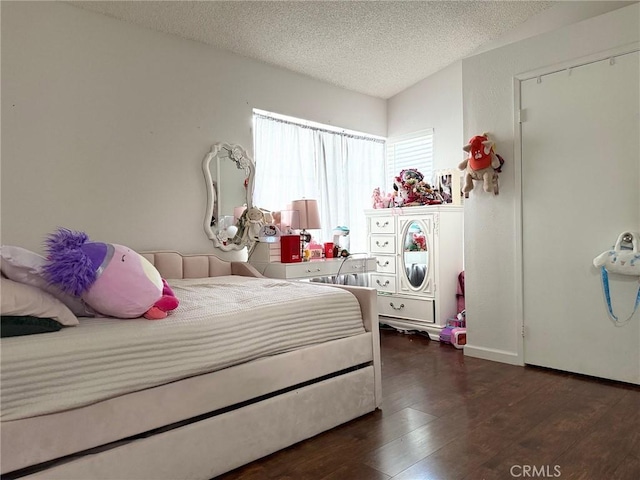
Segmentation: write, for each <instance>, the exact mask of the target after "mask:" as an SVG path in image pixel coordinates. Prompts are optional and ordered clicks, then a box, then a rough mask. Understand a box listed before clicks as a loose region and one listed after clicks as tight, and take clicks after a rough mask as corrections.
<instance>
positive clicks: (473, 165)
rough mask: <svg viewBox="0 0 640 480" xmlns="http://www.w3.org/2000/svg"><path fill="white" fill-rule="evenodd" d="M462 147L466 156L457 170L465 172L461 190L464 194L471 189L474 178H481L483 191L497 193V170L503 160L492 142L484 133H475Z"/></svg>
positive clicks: (467, 193) (467, 194)
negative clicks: (495, 150)
mask: <svg viewBox="0 0 640 480" xmlns="http://www.w3.org/2000/svg"><path fill="white" fill-rule="evenodd" d="M462 149H463V150H464V151H465V152H467V153H468V154H469V155H468V157H467V158H466V159H465V160H464V161H462V162H461V163H460V164H459V165H458V169H459V170H463V171H464V172H465V175H464V179H465V182H464V186H463V187H462V191H463V192H464V193H465V196H466V197H468V196H469V192H470V191H471V190H473V187H474V183H473V181H474V180H482V187H483V189H484V191H485V192H492V191H493V193H494V194H495V195H498V172H499V171H500V167H501V166H502V163H503V162H504V160H502V161H501V159H500V156H499V155H497V154H496V153H495V152H494V150H493V142H492V141H491V140H489V137H488V135H487V134H486V133H484V134H482V135H476V136H474V137H472V138H471V139H470V140H469V143H467V144H466V145H465V146H464V147H462Z"/></svg>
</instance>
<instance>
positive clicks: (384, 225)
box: [376, 222, 389, 228]
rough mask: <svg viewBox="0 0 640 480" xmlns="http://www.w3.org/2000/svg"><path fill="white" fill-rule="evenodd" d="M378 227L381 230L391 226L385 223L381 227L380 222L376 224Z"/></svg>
mask: <svg viewBox="0 0 640 480" xmlns="http://www.w3.org/2000/svg"><path fill="white" fill-rule="evenodd" d="M376 225H377V226H378V227H380V228H384V227H386V226H387V225H389V222H384V223H383V224H382V225H380V222H376Z"/></svg>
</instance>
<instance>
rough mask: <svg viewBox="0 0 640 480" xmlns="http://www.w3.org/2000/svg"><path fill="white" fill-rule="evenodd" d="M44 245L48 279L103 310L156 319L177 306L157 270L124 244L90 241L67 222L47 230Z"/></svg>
mask: <svg viewBox="0 0 640 480" xmlns="http://www.w3.org/2000/svg"><path fill="white" fill-rule="evenodd" d="M45 245H46V249H47V253H48V255H47V263H46V265H45V267H44V273H45V276H46V278H47V281H48V282H49V283H51V284H53V285H57V286H58V287H60V288H61V289H62V290H63V291H65V292H67V293H69V294H71V295H75V296H77V297H81V298H82V299H83V300H84V301H85V303H86V304H87V305H89V306H90V307H91V308H93V309H94V310H96V312H99V313H101V314H102V315H107V316H111V317H117V318H138V317H142V316H144V317H145V318H147V319H149V320H158V319H162V318H166V316H167V314H168V313H169V312H170V311H172V310H175V309H176V308H177V307H178V303H179V301H178V299H177V298H176V296H175V295H174V293H173V291H172V290H171V288H170V287H169V285H168V284H167V282H166V280H164V279H163V278H162V277H161V276H160V272H158V270H156V268H155V267H154V266H153V265H152V264H151V262H149V261H148V260H147V259H146V258H144V257H143V256H142V255H140V254H138V253H136V252H134V251H133V250H131V249H130V248H128V247H125V246H122V245H116V244H112V243H100V242H90V241H89V237H88V236H87V234H86V233H83V232H74V231H72V230H67V229H66V228H60V229H58V230H57V231H56V232H54V233H53V234H51V235H50V236H49V237H48V238H47V239H46V240H45Z"/></svg>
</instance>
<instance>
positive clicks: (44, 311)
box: [0, 278, 80, 326]
mask: <svg viewBox="0 0 640 480" xmlns="http://www.w3.org/2000/svg"><path fill="white" fill-rule="evenodd" d="M0 282H1V283H0V287H1V289H0V313H1V314H2V315H16V316H18V315H31V316H33V317H38V318H52V319H54V320H56V321H58V322H59V323H61V324H62V325H65V326H72V325H78V323H80V322H78V319H77V318H76V316H75V315H74V314H73V312H72V311H71V310H69V309H68V308H67V307H66V306H65V305H64V304H63V303H62V302H61V301H60V300H58V299H56V298H54V297H53V296H52V295H49V294H48V293H47V292H44V291H42V290H40V289H39V288H37V287H33V286H31V285H26V284H24V283H18V282H14V281H13V280H9V279H8V278H1V279H0Z"/></svg>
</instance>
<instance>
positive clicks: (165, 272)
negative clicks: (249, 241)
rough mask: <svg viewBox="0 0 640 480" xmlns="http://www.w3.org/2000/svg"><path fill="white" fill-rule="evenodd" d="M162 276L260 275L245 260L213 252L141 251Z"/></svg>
mask: <svg viewBox="0 0 640 480" xmlns="http://www.w3.org/2000/svg"><path fill="white" fill-rule="evenodd" d="M140 254H141V255H142V256H143V257H144V258H146V259H147V260H149V261H150V262H151V263H152V264H153V265H154V266H155V267H156V268H157V269H158V271H159V272H160V275H162V276H163V277H164V278H167V279H171V278H206V277H219V276H221V275H242V276H244V277H262V276H263V275H262V274H261V273H260V272H258V271H257V270H256V269H255V268H254V267H253V266H252V265H250V264H248V263H246V262H227V261H224V260H220V259H219V258H218V257H216V256H215V255H213V254H202V255H198V254H193V255H183V254H181V253H178V252H174V251H168V250H167V251H164V250H163V251H157V252H141V253H140Z"/></svg>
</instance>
